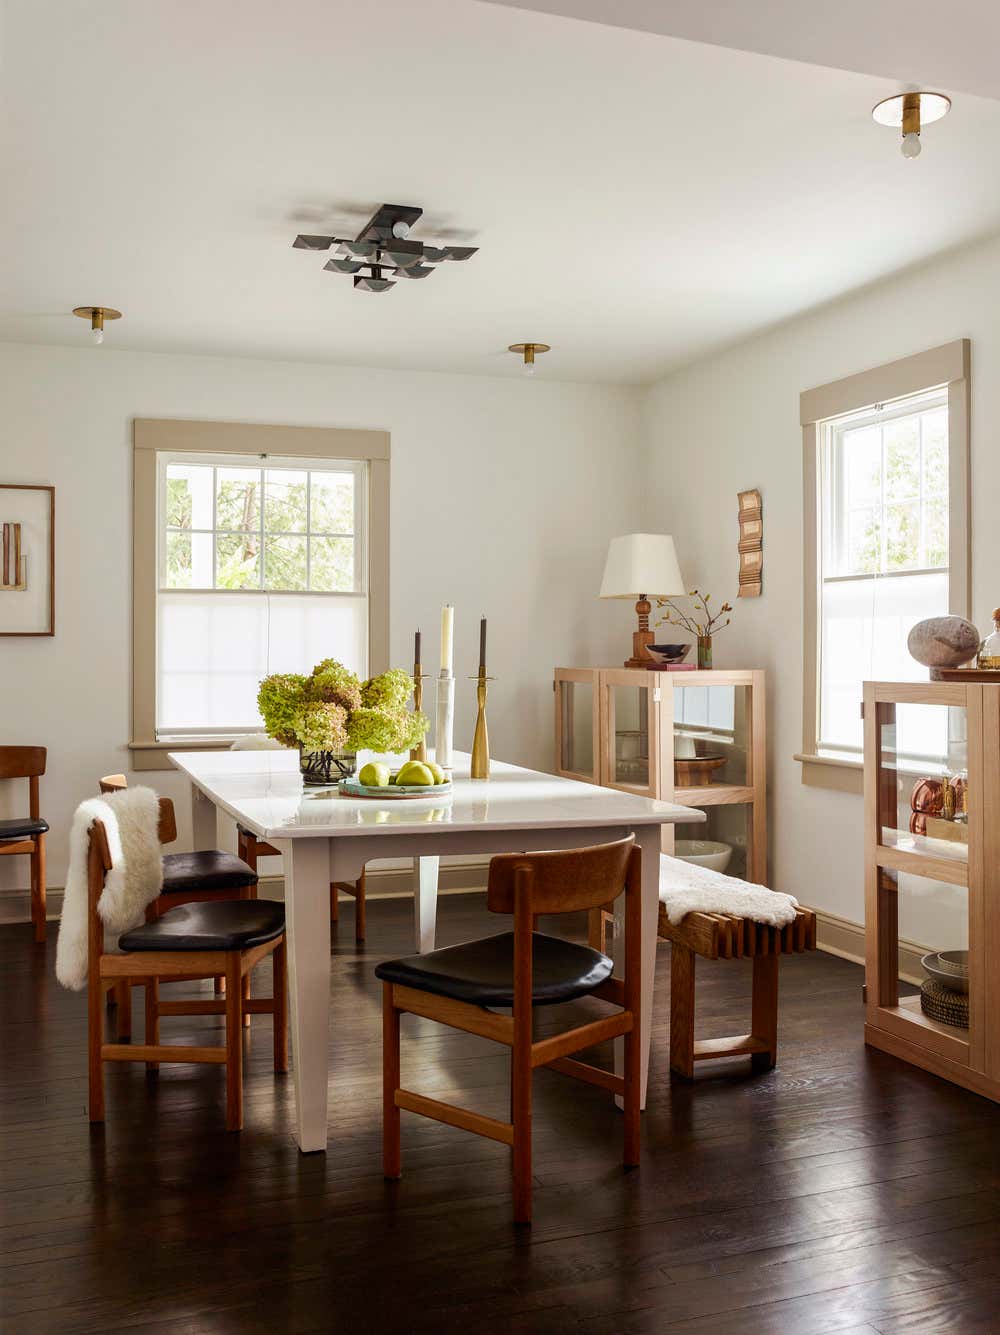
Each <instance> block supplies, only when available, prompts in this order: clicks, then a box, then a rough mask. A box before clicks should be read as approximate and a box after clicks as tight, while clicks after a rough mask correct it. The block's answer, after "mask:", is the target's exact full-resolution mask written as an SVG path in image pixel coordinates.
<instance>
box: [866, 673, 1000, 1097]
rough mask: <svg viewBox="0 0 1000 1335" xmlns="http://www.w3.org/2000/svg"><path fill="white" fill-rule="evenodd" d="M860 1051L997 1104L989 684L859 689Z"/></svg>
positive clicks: (999, 925) (999, 821)
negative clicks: (885, 1056)
mask: <svg viewBox="0 0 1000 1335" xmlns="http://www.w3.org/2000/svg"><path fill="white" fill-rule="evenodd" d="M864 719H865V946H866V949H865V1042H866V1043H868V1044H870V1045H871V1046H872V1047H877V1048H881V1049H883V1050H884V1051H886V1052H891V1053H892V1054H893V1055H894V1056H897V1057H902V1058H903V1059H905V1060H906V1061H910V1062H913V1063H914V1064H915V1065H917V1066H922V1067H923V1068H924V1069H925V1070H928V1071H932V1072H934V1074H936V1075H940V1076H944V1077H945V1078H946V1079H949V1080H953V1081H955V1082H956V1083H957V1084H960V1085H964V1086H966V1087H967V1088H969V1089H974V1090H976V1091H977V1092H978V1093H980V1094H985V1095H987V1096H988V1097H989V1098H992V1099H997V1100H1000V1015H998V1013H997V1007H998V1006H1000V976H998V975H997V972H996V970H995V969H994V968H993V966H992V961H996V959H997V949H998V947H1000V904H998V901H997V895H998V893H1000V685H994V684H980V683H971V682H970V683H968V684H966V683H965V682H952V681H949V682H928V683H926V684H917V685H915V684H913V683H897V682H866V683H865V688H864Z"/></svg>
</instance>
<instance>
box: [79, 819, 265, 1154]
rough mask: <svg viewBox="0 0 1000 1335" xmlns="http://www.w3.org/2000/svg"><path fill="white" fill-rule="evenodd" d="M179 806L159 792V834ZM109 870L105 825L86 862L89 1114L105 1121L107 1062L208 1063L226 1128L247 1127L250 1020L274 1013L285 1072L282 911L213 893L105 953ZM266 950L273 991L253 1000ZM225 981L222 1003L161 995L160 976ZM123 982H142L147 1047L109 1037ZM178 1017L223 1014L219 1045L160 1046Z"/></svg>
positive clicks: (163, 835)
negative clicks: (108, 1004) (111, 997)
mask: <svg viewBox="0 0 1000 1335" xmlns="http://www.w3.org/2000/svg"><path fill="white" fill-rule="evenodd" d="M176 833H177V829H176V824H175V821H174V809H173V803H172V802H171V801H170V799H169V798H168V797H161V798H160V839H161V843H162V842H169V841H170V840H171V839H172V838H175V837H176ZM110 870H111V856H110V853H109V851H108V840H107V833H106V831H105V828H104V825H103V822H101V821H99V820H95V821H94V822H93V824H92V825H91V827H90V843H89V850H88V862H87V901H88V903H87V909H88V938H87V941H88V971H89V972H88V983H87V1034H88V1052H89V1062H88V1067H89V1085H90V1099H89V1105H90V1120H91V1121H92V1122H103V1121H104V1063H105V1062H109V1061H127V1062H133V1061H141V1062H145V1063H146V1064H147V1069H153V1070H155V1069H157V1068H158V1067H159V1064H160V1063H161V1062H211V1063H217V1064H220V1065H225V1068H226V1129H227V1130H228V1131H239V1130H241V1129H242V1127H243V1017H244V1014H245V1013H246V1014H269V1015H273V1017H274V1069H275V1070H276V1071H287V1070H288V1014H287V978H286V959H285V912H284V907H283V906H282V905H281V904H277V903H274V902H273V901H271V900H266V899H262V900H234V899H228V900H227V899H214V900H207V901H204V902H197V903H188V904H184V905H180V906H178V907H176V908H173V909H170V910H169V911H168V912H166V913H163V914H160V915H158V916H155V917H153V918H152V919H151V920H150V921H148V922H146V923H143V924H142V925H141V926H139V927H134V928H132V929H131V930H130V931H128V932H125V933H124V934H123V935H122V936H121V937H119V939H118V946H119V951H120V952H121V953H119V954H111V953H106V952H105V949H104V924H103V922H102V920H101V917H100V915H99V913H98V911H97V904H98V900H99V899H100V897H101V893H102V891H103V889H104V881H105V878H106V876H107V873H108V872H109V871H110ZM268 955H272V956H273V957H274V962H273V970H274V986H273V989H272V995H271V996H270V997H265V998H257V999H255V1000H252V1001H251V1000H247V998H246V996H245V995H244V988H243V979H244V978H248V977H249V975H250V972H251V970H252V969H253V968H254V967H255V966H256V965H257V964H259V963H260V961H261V960H263V959H265V958H266V957H267V956H268ZM217 974H222V975H223V976H224V977H225V979H226V984H227V986H226V995H225V999H224V1000H215V999H207V998H206V999H203V998H200V997H199V998H191V999H187V998H185V999H183V1000H179V1001H163V1000H161V999H160V994H159V988H160V983H161V982H178V981H181V980H195V979H202V978H210V977H213V976H215V975H217ZM117 983H125V984H126V985H133V984H144V985H145V988H146V1032H145V1035H144V1041H143V1042H142V1043H122V1042H116V1043H105V1042H104V1017H103V1008H102V1004H101V1002H102V997H103V994H104V992H105V991H106V990H107V989H108V988H109V987H112V986H114V985H115V984H117ZM173 1015H224V1016H225V1023H226V1037H225V1043H224V1045H223V1046H221V1047H218V1046H216V1047H209V1046H181V1045H177V1044H164V1043H161V1042H160V1019H161V1017H163V1016H173Z"/></svg>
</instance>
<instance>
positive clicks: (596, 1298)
mask: <svg viewBox="0 0 1000 1335" xmlns="http://www.w3.org/2000/svg"><path fill="white" fill-rule="evenodd" d="M440 917H441V926H440V940H441V943H442V944H447V943H450V942H453V941H457V940H462V939H464V938H467V937H469V936H472V935H477V934H482V933H485V932H487V931H491V930H497V926H498V923H497V919H496V918H492V917H490V915H488V914H487V913H486V911H485V908H484V907H483V904H482V900H481V899H480V898H479V897H465V896H463V897H454V898H449V899H444V900H443V901H442V904H441V915H440ZM352 926H353V924H352V918H351V909H350V908H347V907H345V908H344V910H342V920H341V924H340V935H339V943H338V944H337V946H336V959H335V962H334V971H333V984H332V987H333V996H332V1015H333V1028H332V1035H331V1044H330V1053H331V1068H332V1075H331V1080H330V1120H331V1130H330V1148H329V1152H328V1153H327V1154H326V1155H325V1156H324V1155H311V1156H302V1155H300V1154H299V1153H298V1151H297V1150H296V1148H295V1146H294V1143H293V1140H292V1135H291V1118H292V1084H291V1077H278V1078H275V1077H274V1076H273V1075H272V1073H271V1071H270V1069H269V1062H270V1050H269V1049H270V1033H269V1029H268V1025H269V1023H270V1021H269V1019H264V1018H262V1019H261V1020H260V1021H257V1022H255V1023H258V1024H259V1025H260V1028H259V1029H258V1030H257V1031H256V1032H255V1033H254V1034H253V1035H252V1036H251V1038H250V1040H249V1043H250V1048H249V1058H248V1075H247V1084H246V1129H245V1131H244V1132H243V1134H242V1135H239V1136H236V1135H226V1133H225V1131H224V1130H223V1115H224V1097H223V1077H222V1073H221V1072H220V1071H218V1070H213V1069H210V1068H205V1067H202V1068H194V1067H172V1068H171V1067H165V1068H163V1070H162V1072H161V1074H160V1076H159V1078H152V1079H147V1077H146V1076H145V1074H144V1070H143V1068H142V1067H141V1066H135V1067H126V1066H122V1067H117V1068H116V1067H113V1068H111V1069H110V1070H109V1072H108V1076H107V1091H108V1100H107V1101H108V1120H107V1123H106V1124H105V1126H104V1128H96V1129H93V1130H91V1128H90V1127H89V1126H88V1123H87V1119H86V1111H85V1108H86V1072H85V1056H86V1050H85V1045H86V1009H85V998H84V997H83V995H74V994H69V993H66V992H63V991H62V990H61V989H60V988H59V987H58V986H57V984H56V982H55V979H54V976H53V970H52V962H53V957H54V943H51V942H50V944H49V947H48V951H47V952H46V951H45V949H44V948H41V947H38V948H36V947H33V946H32V944H31V941H30V938H29V932H28V929H27V928H25V927H4V928H2V929H0V1054H2V1055H0V1062H2V1069H0V1181H2V1189H3V1195H2V1197H0V1267H2V1281H0V1283H2V1307H0V1312H2V1318H0V1322H2V1329H3V1330H4V1331H5V1332H10V1335H61V1333H62V1332H97V1331H111V1330H114V1331H132V1330H134V1331H140V1332H143V1335H229V1333H230V1332H251V1333H252V1335H264V1333H265V1332H266V1333H267V1335H271V1333H272V1332H286V1331H287V1332H305V1331H333V1330H336V1331H345V1332H352V1333H353V1332H354V1331H355V1330H360V1331H362V1332H381V1331H400V1332H407V1331H413V1332H425V1331H426V1332H430V1331H434V1332H440V1333H441V1335H446V1333H449V1332H456V1333H460V1335H478V1333H479V1332H508V1331H509V1332H546V1333H548V1332H553V1333H555V1332H558V1333H560V1335H561V1333H562V1332H576V1333H578V1335H608V1333H611V1332H652V1331H657V1332H659V1331H666V1330H669V1331H673V1330H675V1329H676V1330H677V1331H679V1332H685V1333H690V1335H695V1332H698V1333H699V1335H701V1333H702V1332H711V1335H729V1332H765V1331H766V1332H781V1333H782V1335H788V1333H789V1332H791V1333H794V1335H801V1333H803V1332H825V1331H848V1332H861V1331H865V1332H872V1331H879V1332H882V1335H890V1332H892V1333H893V1335H896V1333H897V1332H900V1333H901V1332H920V1333H921V1335H925V1333H926V1332H935V1331H998V1330H1000V1190H998V1179H997V1167H998V1164H997V1145H998V1132H1000V1109H998V1108H997V1107H995V1106H994V1105H993V1104H991V1103H989V1102H987V1101H985V1100H983V1099H980V1098H977V1097H976V1096H975V1095H973V1094H968V1093H966V1092H964V1091H963V1090H960V1089H957V1088H954V1087H953V1086H951V1085H948V1084H946V1083H944V1082H943V1081H939V1080H936V1079H935V1078H934V1077H932V1076H929V1075H925V1074H924V1073H923V1072H921V1071H918V1070H915V1069H914V1068H912V1067H909V1066H907V1065H905V1064H903V1063H902V1062H897V1061H895V1060H894V1059H893V1058H891V1057H888V1056H885V1055H883V1054H880V1053H876V1052H869V1051H867V1050H866V1049H865V1048H864V1046H863V1044H862V1041H861V1004H860V985H861V971H860V969H858V968H857V967H855V966H853V965H851V964H847V963H845V962H843V961H841V960H837V959H833V958H831V957H830V956H825V955H813V956H792V957H790V958H788V959H786V960H783V961H782V994H783V1002H782V1026H781V1039H782V1048H781V1053H780V1056H779V1065H778V1068H777V1070H775V1071H774V1072H772V1073H770V1074H768V1075H761V1076H750V1075H749V1067H748V1064H745V1065H741V1064H740V1063H739V1062H735V1063H727V1069H726V1070H725V1072H724V1073H722V1072H721V1071H720V1068H719V1067H716V1073H715V1074H712V1073H710V1072H709V1071H708V1070H705V1071H703V1072H701V1073H700V1075H699V1079H698V1080H697V1082H696V1083H695V1085H693V1086H691V1087H688V1086H684V1085H673V1086H672V1085H671V1084H670V1081H669V1079H668V1078H667V1073H666V1051H667V1042H666V1039H667V1019H666V1005H665V1003H666V997H667V988H666V984H667V978H668V969H669V954H668V952H667V948H666V947H662V948H661V955H660V961H659V975H658V982H659V987H660V995H659V1006H658V1023H657V1026H656V1030H655V1034H654V1051H653V1063H652V1071H651V1086H650V1096H649V1110H648V1112H647V1114H646V1116H645V1118H644V1161H643V1166H642V1169H641V1170H640V1171H639V1172H637V1173H630V1174H625V1173H623V1172H622V1170H621V1168H620V1166H619V1154H620V1148H621V1123H620V1117H619V1115H618V1114H617V1113H616V1112H615V1111H614V1109H613V1107H612V1105H611V1102H610V1100H609V1098H608V1096H607V1095H605V1094H604V1093H603V1092H602V1091H600V1090H597V1089H594V1088H592V1087H589V1086H583V1085H579V1084H578V1083H577V1082H575V1081H570V1080H567V1079H566V1078H565V1077H563V1076H560V1075H557V1074H555V1073H552V1072H544V1071H543V1072H540V1073H539V1074H538V1077H537V1081H536V1117H535V1147H536V1150H535V1173H536V1179H535V1181H536V1186H535V1220H536V1222H535V1224H534V1227H533V1228H532V1229H531V1230H530V1232H522V1231H515V1230H514V1229H513V1228H512V1227H511V1224H510V1222H509V1219H510V1215H509V1205H510V1202H509V1197H508V1188H507V1154H508V1151H507V1150H506V1149H504V1148H503V1147H501V1146H499V1145H495V1144H493V1143H490V1142H487V1141H483V1140H479V1139H476V1138H473V1137H471V1136H467V1135H464V1134H463V1133H462V1132H460V1131H454V1130H452V1129H450V1128H448V1127H444V1126H440V1125H438V1124H435V1123H431V1122H427V1121H425V1120H423V1119H418V1118H414V1117H409V1116H405V1115H404V1119H403V1146H404V1165H403V1167H404V1176H403V1179H402V1181H401V1182H399V1183H395V1184H386V1183H385V1182H384V1181H383V1179H382V1176H381V1171H380V1157H379V1154H380V1142H379V1136H380V1128H379V999H380V994H379V988H378V984H377V983H376V982H375V980H374V978H373V976H372V965H373V962H374V961H375V960H376V959H378V958H379V957H384V956H387V955H391V954H399V953H404V952H407V953H408V952H409V950H410V949H411V907H410V905H409V904H408V903H406V902H404V901H390V902H383V903H375V904H373V905H372V907H371V909H370V915H369V941H368V947H367V950H366V951H365V952H364V954H363V955H358V954H357V953H356V952H355V950H354V947H353V933H352ZM53 935H54V933H53ZM699 967H700V970H701V972H700V992H699V1000H700V1017H701V1026H702V1032H703V1033H704V1034H706V1035H707V1034H711V1033H716V1034H718V1033H724V1032H726V1031H727V1030H729V1031H730V1032H733V1031H738V1030H739V1029H740V1027H741V1024H740V1022H739V1020H738V1018H737V1017H739V1016H741V1014H742V1007H743V1005H744V1003H745V1001H746V996H747V987H748V971H747V968H746V967H744V965H743V964H742V963H741V962H728V963H721V962H720V963H719V964H716V965H712V964H704V963H700V965H699ZM584 1009H585V1006H584ZM137 1015H138V1016H140V1017H141V1007H137ZM734 1020H736V1023H735V1024H734V1023H733V1021H734ZM167 1023H169V1025H170V1026H171V1028H170V1030H169V1033H170V1035H171V1036H174V1035H176V1037H177V1038H178V1039H181V1038H184V1039H186V1040H187V1041H191V1040H192V1039H194V1038H195V1036H196V1035H199V1034H200V1035H201V1036H202V1037H204V1036H206V1034H207V1031H208V1030H209V1029H211V1028H212V1027H213V1026H214V1025H216V1024H217V1021H216V1020H215V1018H214V1017H202V1018H198V1019H179V1020H172V1021H169V1022H164V1030H165V1033H166V1032H167ZM138 1024H139V1025H141V1018H140V1019H139V1020H138ZM551 1025H552V1020H551V1017H550V1016H549V1015H546V1018H545V1021H544V1022H543V1027H545V1028H548V1027H551ZM506 1066H507V1057H506V1054H505V1053H504V1052H503V1051H502V1050H501V1049H499V1048H496V1047H494V1046H492V1045H490V1044H488V1043H485V1042H484V1041H482V1040H479V1039H476V1038H473V1037H470V1036H466V1035H461V1034H457V1033H453V1032H450V1031H443V1030H441V1029H438V1028H436V1027H434V1026H432V1025H430V1024H429V1023H425V1022H417V1021H415V1020H413V1019H412V1017H410V1018H409V1020H408V1023H406V1024H404V1055H403V1070H404V1080H405V1081H406V1082H407V1084H408V1085H409V1086H410V1087H411V1088H416V1089H419V1090H423V1091H425V1092H429V1093H431V1094H434V1095H438V1096H440V1097H446V1098H449V1099H455V1100H456V1101H463V1100H464V1101H466V1102H467V1103H468V1104H469V1105H470V1106H473V1107H476V1108H478V1109H479V1110H481V1111H484V1112H487V1113H492V1114H493V1115H497V1116H504V1115H505V1111H506V1100H507V1070H506Z"/></svg>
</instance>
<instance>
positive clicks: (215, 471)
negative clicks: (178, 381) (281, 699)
mask: <svg viewBox="0 0 1000 1335" xmlns="http://www.w3.org/2000/svg"><path fill="white" fill-rule="evenodd" d="M367 472H368V465H367V464H366V463H365V462H364V461H363V460H353V459H352V460H333V459H322V460H318V459H316V458H311V459H282V458H271V457H260V456H253V455H248V456H242V455H235V454H220V455H217V456H212V455H208V454H204V453H195V454H180V453H166V452H158V453H157V572H158V577H157V598H156V735H157V737H158V738H159V739H161V740H163V739H170V738H182V737H186V736H187V737H191V736H212V735H219V736H224V735H227V734H239V733H245V732H250V731H256V730H258V729H260V728H261V726H262V724H261V719H260V715H259V713H258V711H257V685H258V682H259V681H260V679H261V678H262V677H264V676H266V675H267V674H268V673H270V672H302V671H309V669H310V668H311V667H312V666H313V664H314V663H316V662H318V661H319V660H320V659H323V658H327V657H331V656H332V657H334V658H337V659H339V660H340V661H341V662H343V663H345V664H347V665H348V666H349V667H350V668H352V669H353V670H354V671H355V672H357V673H358V674H359V675H360V676H366V675H367V671H368V625H369V607H368V574H367V572H368V558H367V541H366V539H367V509H368V506H367V496H368V486H367Z"/></svg>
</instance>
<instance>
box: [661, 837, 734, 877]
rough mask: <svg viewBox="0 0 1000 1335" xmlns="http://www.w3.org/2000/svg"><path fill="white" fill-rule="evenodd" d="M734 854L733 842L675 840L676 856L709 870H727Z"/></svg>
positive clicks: (682, 860)
mask: <svg viewBox="0 0 1000 1335" xmlns="http://www.w3.org/2000/svg"><path fill="white" fill-rule="evenodd" d="M732 856H733V846H732V844H723V843H720V842H719V841H718V840H716V839H676V840H674V857H675V858H679V859H680V861H681V862H690V863H692V864H693V865H694V866H695V867H707V868H708V870H709V871H725V870H726V868H727V867H728V866H729V860H730V858H731V857H732Z"/></svg>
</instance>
